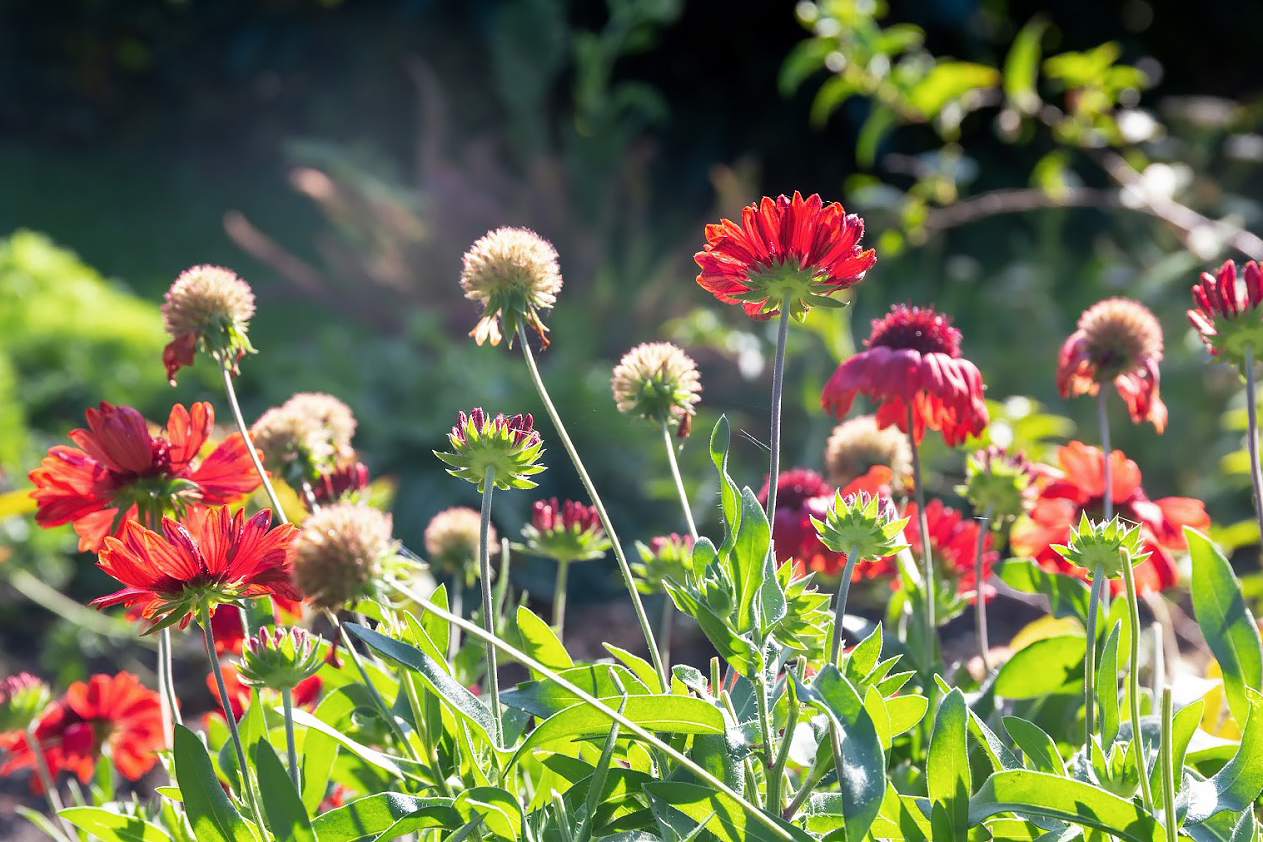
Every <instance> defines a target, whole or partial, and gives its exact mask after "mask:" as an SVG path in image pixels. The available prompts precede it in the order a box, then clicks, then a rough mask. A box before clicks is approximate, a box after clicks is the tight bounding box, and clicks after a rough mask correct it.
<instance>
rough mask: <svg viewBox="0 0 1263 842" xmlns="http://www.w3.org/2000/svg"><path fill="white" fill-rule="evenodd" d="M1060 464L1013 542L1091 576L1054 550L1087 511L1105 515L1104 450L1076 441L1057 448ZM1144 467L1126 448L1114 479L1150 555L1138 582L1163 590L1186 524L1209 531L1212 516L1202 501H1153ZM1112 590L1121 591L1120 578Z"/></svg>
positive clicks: (1116, 498) (1126, 515)
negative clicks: (1143, 478) (1143, 482)
mask: <svg viewBox="0 0 1263 842" xmlns="http://www.w3.org/2000/svg"><path fill="white" fill-rule="evenodd" d="M1057 461H1058V466H1059V467H1057V468H1048V469H1047V470H1046V475H1045V477H1044V478H1043V479H1042V480H1041V481H1040V483H1039V496H1038V497H1037V498H1036V500H1035V507H1034V509H1032V510H1031V513H1030V517H1029V518H1024V519H1021V520H1019V521H1018V522H1017V524H1016V525H1015V526H1014V527H1013V533H1012V535H1011V536H1010V541H1011V543H1012V546H1013V552H1014V554H1016V555H1020V556H1028V557H1030V558H1033V559H1035V560H1036V561H1037V562H1039V564H1040V565H1041V566H1042V567H1044V568H1046V569H1048V570H1053V571H1059V572H1062V573H1068V574H1070V575H1073V576H1078V577H1080V578H1086V577H1087V575H1088V573H1089V572H1090V571H1088V570H1084V569H1082V568H1080V567H1077V566H1075V565H1072V564H1070V563H1069V562H1067V561H1066V559H1064V558H1063V557H1062V556H1061V555H1060V554H1058V553H1057V551H1056V550H1055V549H1054V547H1055V546H1057V545H1065V544H1066V543H1067V542H1068V540H1069V536H1070V532H1071V530H1072V529H1073V528H1074V526H1075V525H1076V524H1078V522H1079V520H1080V518H1081V517H1082V516H1083V515H1084V514H1086V515H1087V516H1088V519H1089V520H1094V521H1099V520H1102V519H1103V514H1104V511H1105V503H1104V501H1105V454H1104V453H1102V452H1101V450H1100V449H1099V448H1095V447H1089V446H1087V445H1085V444H1083V443H1082V442H1077V441H1072V442H1070V444H1068V445H1066V446H1065V447H1062V448H1060V449H1059V450H1058V451H1057ZM1140 480H1141V476H1140V468H1139V467H1137V466H1136V463H1135V462H1133V461H1132V460H1130V459H1128V458H1127V457H1126V456H1125V455H1123V452H1122V451H1121V450H1115V451H1114V452H1113V453H1112V454H1111V455H1110V484H1111V485H1112V487H1113V493H1112V495H1111V497H1112V499H1113V502H1114V511H1115V513H1117V514H1118V516H1119V517H1120V518H1121V519H1122V520H1123V521H1126V522H1129V523H1136V524H1139V525H1140V528H1141V529H1140V534H1141V537H1143V538H1144V542H1145V552H1147V553H1149V557H1148V558H1147V559H1145V560H1144V561H1143V562H1141V563H1140V564H1138V565H1136V567H1135V574H1136V587H1137V588H1138V589H1139V590H1140V591H1141V592H1142V593H1143V592H1145V591H1151V590H1163V589H1165V588H1169V587H1171V586H1172V585H1174V584H1175V583H1176V581H1177V578H1178V576H1177V573H1178V571H1177V569H1176V566H1175V561H1174V559H1173V558H1172V555H1173V554H1174V553H1178V552H1182V551H1183V550H1185V549H1187V547H1188V545H1187V543H1186V542H1185V540H1184V531H1183V530H1184V527H1185V526H1191V527H1193V528H1194V529H1197V530H1200V531H1205V530H1206V528H1207V527H1209V526H1210V517H1209V516H1207V514H1206V509H1205V507H1204V506H1203V505H1202V502H1201V501H1200V500H1194V499H1191V498H1188V497H1163V498H1161V499H1159V500H1150V499H1149V497H1148V495H1146V494H1145V491H1144V489H1143V488H1142V487H1141V484H1140ZM1111 589H1112V590H1114V591H1115V592H1118V591H1119V590H1120V589H1121V584H1120V583H1119V582H1112V583H1111Z"/></svg>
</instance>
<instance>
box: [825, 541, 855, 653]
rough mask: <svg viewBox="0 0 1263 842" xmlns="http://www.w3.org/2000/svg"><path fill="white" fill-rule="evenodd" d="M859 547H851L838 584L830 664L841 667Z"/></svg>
mask: <svg viewBox="0 0 1263 842" xmlns="http://www.w3.org/2000/svg"><path fill="white" fill-rule="evenodd" d="M859 550H860V548H859V545H858V544H857V545H855V546H854V547H851V551H850V552H848V553H847V554H846V566H845V567H844V568H843V569H842V581H840V582H838V595H837V604H836V605H834V606H833V646H832V648H830V650H829V663H831V664H833V665H834V666H837V667H841V664H840V663H839V662H838V660H839V656H840V655H841V654H842V618H843V617H845V616H846V598H847V595H848V594H849V593H850V592H851V577H852V576H854V575H855V565H856V563H857V562H858V561H859Z"/></svg>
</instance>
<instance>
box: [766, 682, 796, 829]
mask: <svg viewBox="0 0 1263 842" xmlns="http://www.w3.org/2000/svg"><path fill="white" fill-rule="evenodd" d="M788 707H789V715H788V717H787V718H786V720H785V734H784V736H783V737H782V738H781V748H780V751H778V752H777V753H776V760H775V762H773V763H772V769H771V772H770V773H769V774H768V781H769V788H768V801H767V803H768V809H769V810H771V811H772V812H773V813H776V812H779V811H780V809H781V803H780V799H781V794H780V786H781V781H782V780H783V779H784V777H785V766H786V764H787V763H789V749H790V746H791V744H792V743H793V742H794V729H795V728H797V727H798V705H795V704H791V705H789V706H788ZM771 781H776V793H775V794H776V800H773V799H772V794H773V793H772V790H771V786H770V782H771Z"/></svg>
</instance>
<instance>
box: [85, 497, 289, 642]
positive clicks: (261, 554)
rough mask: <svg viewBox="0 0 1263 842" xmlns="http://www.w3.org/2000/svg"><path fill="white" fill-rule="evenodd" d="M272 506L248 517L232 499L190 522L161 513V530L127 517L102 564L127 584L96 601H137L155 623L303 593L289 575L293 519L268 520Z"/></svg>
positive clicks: (107, 542)
mask: <svg viewBox="0 0 1263 842" xmlns="http://www.w3.org/2000/svg"><path fill="white" fill-rule="evenodd" d="M271 523H272V512H271V511H269V510H268V509H263V510H262V511H260V512H258V513H257V514H255V515H254V517H252V518H250V519H249V520H247V519H246V517H245V513H244V512H242V511H238V512H237V514H236V515H233V514H231V513H229V511H228V507H227V506H224V507H222V508H219V509H216V510H214V511H210V512H207V513H205V514H204V515H201V516H198V517H194V518H190V521H189V525H188V526H187V527H186V526H185V525H183V524H180V523H177V522H175V521H173V520H171V519H170V518H163V520H162V534H158V533H156V532H152V531H150V530H148V529H146V528H145V527H143V526H141V525H140V524H138V523H134V522H128V523H127V524H125V525H124V527H123V534H122V536H121V538H113V537H110V538H106V539H105V547H104V548H103V549H102V550H101V555H100V560H99V561H98V562H97V566H98V567H100V568H101V569H102V570H104V571H105V572H106V573H108V574H109V575H111V576H113V577H114V578H115V579H117V580H118V581H119V582H120V583H122V584H123V586H124V587H123V588H122V590H119V591H116V592H114V593H112V594H109V595H108V596H103V597H100V598H98V599H94V600H93V601H92V604H93V605H95V606H97V607H98V608H107V607H110V606H114V605H127V606H133V605H134V606H136V607H137V608H139V609H140V612H141V615H142V616H143V617H144V618H145V619H146V620H148V621H149V622H150V623H151V624H152V625H151V627H150V629H149V631H154V630H155V629H160V628H165V627H166V626H170V625H173V624H176V623H178V624H179V625H180V628H184V627H186V626H187V625H188V624H189V620H191V619H192V618H193V616H194V615H195V614H197V613H198V612H199V611H200V609H201V608H202V606H203V605H206V604H208V603H209V604H210V605H211V606H212V607H213V606H214V605H217V604H222V603H225V602H232V603H237V602H240V601H241V600H243V599H252V598H255V597H261V596H271V595H273V594H276V595H279V596H281V597H284V598H286V599H293V600H298V599H301V598H302V596H301V594H299V592H298V589H297V588H296V587H295V586H294V582H293V580H292V578H291V575H290V574H291V556H292V550H291V547H290V544H291V543H292V542H293V540H294V535H295V533H296V532H297V531H298V530H297V529H296V528H295V527H294V526H293V525H292V524H282V525H280V526H277V527H275V528H270V527H271Z"/></svg>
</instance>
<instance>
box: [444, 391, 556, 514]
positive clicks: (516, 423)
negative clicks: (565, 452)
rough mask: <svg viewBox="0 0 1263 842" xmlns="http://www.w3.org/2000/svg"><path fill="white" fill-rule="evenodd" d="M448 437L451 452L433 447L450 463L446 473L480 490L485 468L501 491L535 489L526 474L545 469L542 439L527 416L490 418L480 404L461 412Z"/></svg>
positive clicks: (484, 477) (485, 474) (485, 473)
mask: <svg viewBox="0 0 1263 842" xmlns="http://www.w3.org/2000/svg"><path fill="white" fill-rule="evenodd" d="M447 439H448V441H449V442H450V443H451V447H452V451H451V452H450V453H439V452H438V451H437V450H436V451H434V455H435V456H437V457H438V458H439V459H441V460H442V461H443V462H446V463H447V464H448V465H449V466H450V467H449V468H448V469H447V472H448V473H449V474H451V475H452V476H454V477H458V478H460V479H463V480H466V481H468V482H472V483H474V484H476V485H477V486H478V491H479V492H480V493H481V492H482V491H483V488H484V485H485V483H486V479H487V473H488V469H491V470H492V476H493V477H494V480H493V482H494V485H495V487H496V488H498V489H499V490H501V491H508V490H509V489H511V488H534V487H535V486H536V485H537V483H535V482H533V481H532V480H529V479H527V477H529V476H532V475H534V474H538V473H540V472H541V471H543V470H544V466H543V465H540V464H538V463H539V457H540V456H541V455H542V454H543V452H544V449H543V440H542V439H541V438H540V435H539V433H538V432H536V430H535V421H534V419H533V418H532V417H531V416H530V415H514V416H513V417H512V418H505V417H504V416H503V415H497V416H496V417H495V418H489V417H488V416H487V414H486V413H485V412H483V410H482V408H481V407H479V408H476V409H473V410H470V413H469V415H466V414H465V413H464V412H461V413H459V414H458V416H457V423H456V426H455V427H453V428H452V432H451V433H449V434H448V436H447Z"/></svg>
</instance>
